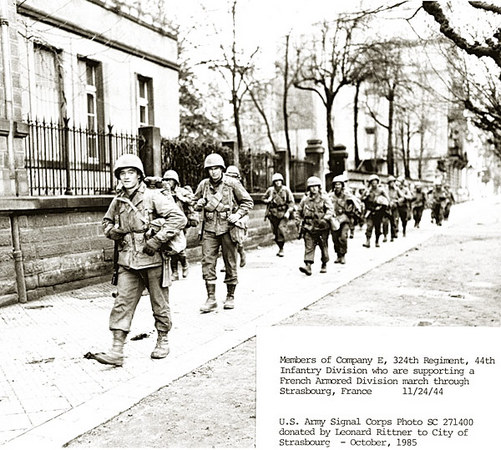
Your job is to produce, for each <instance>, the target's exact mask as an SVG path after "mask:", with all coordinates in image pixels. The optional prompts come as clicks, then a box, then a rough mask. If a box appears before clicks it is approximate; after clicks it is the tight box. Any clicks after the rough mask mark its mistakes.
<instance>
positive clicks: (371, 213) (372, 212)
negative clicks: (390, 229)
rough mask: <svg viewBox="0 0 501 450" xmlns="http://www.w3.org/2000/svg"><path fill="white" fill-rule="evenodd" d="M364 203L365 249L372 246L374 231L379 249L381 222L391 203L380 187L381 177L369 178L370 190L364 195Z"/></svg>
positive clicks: (372, 176) (373, 176)
mask: <svg viewBox="0 0 501 450" xmlns="http://www.w3.org/2000/svg"><path fill="white" fill-rule="evenodd" d="M362 201H363V202H364V204H365V211H366V212H365V217H366V224H367V225H366V231H365V237H366V241H365V243H364V244H363V246H364V247H367V248H369V247H370V246H371V236H372V230H374V234H375V237H376V247H379V237H380V236H381V222H382V220H383V215H384V214H385V213H386V209H387V208H388V206H389V204H390V202H389V199H388V195H387V194H386V192H385V191H384V190H383V189H382V188H381V187H380V186H379V177H378V176H377V175H376V174H373V175H371V176H370V177H369V189H368V190H367V191H366V192H365V193H364V194H363V196H362Z"/></svg>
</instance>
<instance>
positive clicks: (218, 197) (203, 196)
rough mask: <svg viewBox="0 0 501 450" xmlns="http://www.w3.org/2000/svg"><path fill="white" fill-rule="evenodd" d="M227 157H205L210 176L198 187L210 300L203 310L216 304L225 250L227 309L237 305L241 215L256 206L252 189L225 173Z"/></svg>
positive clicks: (196, 203) (204, 274)
mask: <svg viewBox="0 0 501 450" xmlns="http://www.w3.org/2000/svg"><path fill="white" fill-rule="evenodd" d="M225 167H226V166H225V164H224V160H223V158H222V157H221V155H219V154H217V153H211V154H210V155H208V156H207V157H206V158H205V161H204V169H205V170H206V171H207V173H208V178H205V179H204V180H202V181H201V182H200V184H199V185H198V187H197V189H196V191H195V198H194V200H195V209H196V210H199V211H202V217H203V219H202V230H201V239H202V275H203V278H204V280H205V286H206V289H207V300H206V302H205V303H204V304H203V305H202V306H201V308H200V312H201V313H208V312H211V311H214V310H215V309H216V308H217V301H216V278H217V277H216V262H217V257H218V254H219V249H220V248H221V250H222V255H223V261H224V265H225V280H224V282H225V283H226V288H227V295H226V300H225V302H224V306H223V307H224V309H233V308H234V307H235V303H234V302H235V288H236V285H237V283H238V277H237V244H238V243H243V238H244V235H245V230H244V227H245V225H244V224H243V223H242V218H244V217H245V216H247V214H248V212H249V211H250V210H251V209H252V208H253V207H254V202H253V201H252V198H251V196H250V195H249V193H248V192H247V191H246V190H245V189H244V187H243V186H242V184H241V183H240V182H238V181H237V180H235V179H234V178H231V177H228V176H226V175H224V173H223V171H224V169H225Z"/></svg>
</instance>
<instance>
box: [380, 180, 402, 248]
mask: <svg viewBox="0 0 501 450" xmlns="http://www.w3.org/2000/svg"><path fill="white" fill-rule="evenodd" d="M390 183H392V184H390ZM394 183H395V178H394V177H393V176H390V177H388V190H387V193H388V200H389V203H390V204H389V205H388V208H386V211H385V214H384V216H383V221H382V225H383V235H384V241H386V239H387V236H388V228H389V231H390V238H391V240H392V241H393V240H394V239H396V238H397V237H398V219H399V210H398V208H399V205H400V202H401V201H402V199H403V196H402V193H401V192H400V189H398V188H397V187H396V186H395V184H394Z"/></svg>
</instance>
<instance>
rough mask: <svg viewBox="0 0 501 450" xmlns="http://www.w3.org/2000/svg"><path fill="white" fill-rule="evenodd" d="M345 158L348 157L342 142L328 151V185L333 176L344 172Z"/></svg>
mask: <svg viewBox="0 0 501 450" xmlns="http://www.w3.org/2000/svg"><path fill="white" fill-rule="evenodd" d="M346 158H348V152H347V151H346V147H345V146H344V145H342V144H339V145H335V146H334V148H333V149H332V150H331V151H330V152H329V171H330V173H329V174H328V175H327V178H328V180H327V184H328V186H329V187H330V184H331V182H332V179H333V178H334V177H335V176H337V175H342V174H343V173H344V172H346Z"/></svg>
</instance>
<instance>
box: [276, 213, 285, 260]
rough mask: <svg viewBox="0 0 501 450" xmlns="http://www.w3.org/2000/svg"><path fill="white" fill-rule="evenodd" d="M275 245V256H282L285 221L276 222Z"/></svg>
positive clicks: (283, 219)
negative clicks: (276, 250)
mask: <svg viewBox="0 0 501 450" xmlns="http://www.w3.org/2000/svg"><path fill="white" fill-rule="evenodd" d="M277 228H278V229H277V237H276V243H277V245H278V253H277V256H284V245H285V234H286V233H287V219H285V218H282V219H280V220H279V222H278V227H277Z"/></svg>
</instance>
